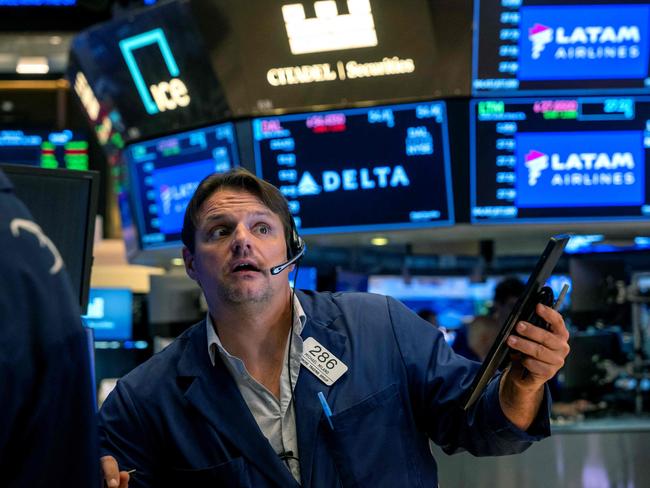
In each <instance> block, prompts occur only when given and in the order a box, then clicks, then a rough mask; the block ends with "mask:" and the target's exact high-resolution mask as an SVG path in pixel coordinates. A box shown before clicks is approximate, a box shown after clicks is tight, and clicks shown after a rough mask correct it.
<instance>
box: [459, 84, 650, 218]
mask: <svg viewBox="0 0 650 488" xmlns="http://www.w3.org/2000/svg"><path fill="white" fill-rule="evenodd" d="M470 111H471V113H470V141H471V142H470V178H471V181H470V199H471V201H470V208H471V216H470V219H471V222H472V223H508V222H510V223H514V222H540V223H541V222H550V223H557V222H580V221H585V222H590V221H591V222H595V221H601V222H603V221H604V222H615V221H616V222H617V221H621V220H630V221H634V220H636V221H647V220H648V216H649V215H650V185H649V182H650V180H649V178H650V176H649V174H648V173H649V172H648V169H647V162H646V158H647V154H648V147H649V146H650V123H648V120H649V119H650V97H612V98H606V97H573V98H569V97H555V96H549V97H538V98H522V99H489V100H473V101H472V102H471V103H470Z"/></svg>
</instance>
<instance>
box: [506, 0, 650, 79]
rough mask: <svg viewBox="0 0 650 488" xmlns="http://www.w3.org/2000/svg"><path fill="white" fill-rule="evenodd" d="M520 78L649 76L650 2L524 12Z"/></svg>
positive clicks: (548, 7)
mask: <svg viewBox="0 0 650 488" xmlns="http://www.w3.org/2000/svg"><path fill="white" fill-rule="evenodd" d="M520 32H521V37H520V38H519V59H518V62H517V78H518V79H519V80H524V81H527V80H531V81H532V80H591V79H634V78H640V79H644V78H646V77H647V74H648V59H649V58H650V56H649V49H650V46H649V41H650V5H647V4H643V5H642V4H630V5H620V4H616V5H536V6H522V7H521V11H520Z"/></svg>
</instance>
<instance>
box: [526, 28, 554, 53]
mask: <svg viewBox="0 0 650 488" xmlns="http://www.w3.org/2000/svg"><path fill="white" fill-rule="evenodd" d="M528 40H530V42H531V43H532V45H533V52H532V54H531V57H532V58H533V59H539V57H540V56H541V54H542V51H543V50H544V48H545V47H546V45H547V44H548V43H549V42H551V41H553V29H551V28H550V27H548V26H546V25H542V24H535V25H534V26H533V27H531V28H530V29H529V30H528Z"/></svg>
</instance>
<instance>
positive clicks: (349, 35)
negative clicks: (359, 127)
mask: <svg viewBox="0 0 650 488" xmlns="http://www.w3.org/2000/svg"><path fill="white" fill-rule="evenodd" d="M347 6H348V11H349V13H348V14H339V12H338V8H337V5H336V2H335V1H334V0H321V1H317V2H314V10H315V12H316V17H313V18H309V19H308V18H307V17H306V14H305V8H304V6H303V5H302V4H301V3H292V4H287V5H284V6H282V17H283V18H284V25H285V29H286V32H287V38H288V40H289V47H290V49H291V53H292V54H294V55H301V54H310V53H324V52H331V51H341V50H347V49H357V48H369V47H374V46H377V45H378V44H379V42H378V40H377V32H376V31H375V22H374V18H373V15H372V8H371V6H370V1H369V0H347ZM413 72H415V61H414V60H413V58H400V57H399V56H391V55H386V56H383V57H382V58H381V60H377V61H371V62H358V61H357V60H354V59H348V60H337V61H335V62H320V63H314V64H303V65H299V66H280V67H273V68H271V69H269V70H267V72H266V81H267V83H268V84H269V85H271V86H274V87H279V86H287V85H299V84H305V83H317V82H331V81H344V80H347V79H359V78H374V77H383V76H392V75H402V74H410V73H413Z"/></svg>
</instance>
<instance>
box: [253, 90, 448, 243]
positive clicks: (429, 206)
mask: <svg viewBox="0 0 650 488" xmlns="http://www.w3.org/2000/svg"><path fill="white" fill-rule="evenodd" d="M253 136H254V149H255V162H256V167H257V174H258V176H261V177H263V178H264V179H265V180H267V181H269V182H271V183H273V184H274V185H276V186H277V187H278V188H279V189H280V191H281V192H282V193H283V194H284V196H285V197H286V198H287V200H288V201H289V208H290V209H291V212H292V214H293V216H294V219H295V220H296V224H297V226H298V227H299V228H300V231H301V232H302V233H306V234H309V233H312V234H313V233H326V232H346V231H347V232H349V231H356V230H387V229H396V228H417V227H430V226H436V225H449V224H452V223H453V222H454V215H453V205H452V192H451V180H450V161H449V148H448V139H447V119H446V110H445V105H444V103H442V102H423V103H419V104H405V105H392V106H383V107H373V108H364V109H350V110H340V111H331V112H317V113H308V114H299V115H284V116H277V117H268V118H261V119H254V120H253Z"/></svg>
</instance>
